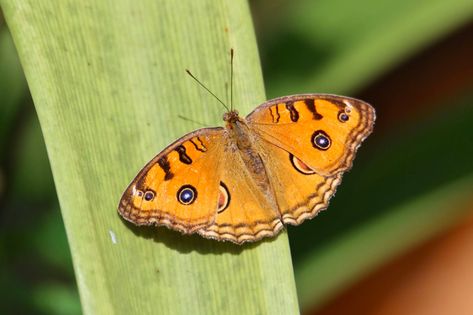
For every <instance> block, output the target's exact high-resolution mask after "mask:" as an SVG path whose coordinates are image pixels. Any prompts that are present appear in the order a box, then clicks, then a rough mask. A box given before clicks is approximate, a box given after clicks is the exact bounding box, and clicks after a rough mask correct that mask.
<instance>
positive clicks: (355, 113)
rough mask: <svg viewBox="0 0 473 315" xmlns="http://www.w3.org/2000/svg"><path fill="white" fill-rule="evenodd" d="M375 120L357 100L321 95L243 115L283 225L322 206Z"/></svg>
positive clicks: (280, 100) (274, 102)
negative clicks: (256, 138) (256, 137)
mask: <svg viewBox="0 0 473 315" xmlns="http://www.w3.org/2000/svg"><path fill="white" fill-rule="evenodd" d="M374 120H375V112H374V109H373V108H372V107H371V106H370V105H368V104H366V103H364V102H362V101H358V100H355V99H351V98H345V97H341V96H334V95H320V94H307V95H296V96H289V97H282V98H278V99H274V100H270V101H268V102H267V103H264V104H263V105H261V106H259V107H257V108H256V109H255V111H253V112H252V113H251V114H250V115H248V117H247V121H248V124H249V125H250V126H251V128H252V129H253V130H254V131H255V133H257V134H258V135H259V137H260V148H261V149H260V151H261V153H260V154H261V156H262V158H263V160H264V163H265V167H266V171H267V173H268V178H269V181H270V183H271V185H272V187H273V190H274V193H275V196H276V199H277V202H278V205H279V211H280V213H281V217H282V221H283V222H284V223H285V224H293V225H298V224H300V223H302V222H303V221H304V220H305V219H310V218H312V217H314V216H315V215H316V214H317V213H318V212H319V211H320V210H323V209H325V208H327V206H328V202H329V200H330V198H331V197H332V196H333V194H334V193H335V191H336V188H337V186H338V185H339V184H340V182H341V178H342V174H343V172H344V171H346V170H348V169H349V168H350V167H351V165H352V161H353V158H354V156H355V153H356V149H357V148H358V147H359V145H360V144H361V142H362V141H363V140H364V139H365V138H366V137H367V136H368V135H369V134H370V133H371V131H372V129H373V124H374Z"/></svg>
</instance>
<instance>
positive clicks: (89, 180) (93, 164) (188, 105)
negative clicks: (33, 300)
mask: <svg viewBox="0 0 473 315" xmlns="http://www.w3.org/2000/svg"><path fill="white" fill-rule="evenodd" d="M0 3H1V4H2V7H3V10H4V14H5V18H6V21H7V23H8V25H9V27H10V29H11V32H12V35H13V38H14V41H15V45H16V47H17V50H18V52H19V55H20V59H21V62H22V65H23V68H24V71H25V74H26V77H27V80H28V83H29V86H30V90H31V93H32V96H33V100H34V102H35V106H36V109H37V112H38V115H39V118H40V123H41V127H42V131H43V134H44V138H45V142H46V146H47V150H48V155H49V158H50V162H51V167H52V170H53V174H54V179H55V184H56V189H57V192H58V197H59V201H60V204H61V210H62V214H63V218H64V222H65V226H66V232H67V235H68V240H69V244H70V247H71V252H72V256H73V261H74V268H75V273H76V278H77V282H78V286H79V291H80V296H81V303H82V307H83V311H84V312H85V313H86V314H92V313H93V314H133V313H137V314H156V313H159V314H294V313H298V305H297V299H296V294H295V286H294V279H293V274H292V264H291V258H290V252H289V247H288V242H287V236H286V235H285V234H282V235H281V236H280V237H278V238H276V239H274V240H272V241H267V242H261V243H258V244H256V245H250V246H242V247H239V246H235V245H232V244H224V243H218V242H215V241H209V240H203V239H201V238H199V237H188V236H181V235H180V234H179V233H176V232H170V231H167V230H165V229H163V228H161V229H143V228H136V227H134V226H132V225H130V224H125V223H124V222H123V221H122V220H121V219H120V217H119V216H118V214H117V212H116V206H117V204H118V200H119V198H120V196H121V193H122V191H123V189H124V188H125V187H126V185H127V184H128V182H129V181H130V180H131V179H132V178H133V176H134V175H135V174H136V172H137V171H138V170H139V169H140V167H142V166H143V165H144V163H145V162H147V160H149V159H151V158H152V157H153V156H154V155H155V154H156V153H157V152H159V150H161V149H162V148H164V146H165V145H166V144H168V143H169V142H170V141H172V140H174V139H175V138H177V137H179V136H181V135H183V133H184V132H187V131H190V130H192V129H194V128H195V126H192V125H190V124H189V123H187V122H184V121H182V120H179V119H177V115H179V114H182V115H186V116H188V117H191V118H193V119H196V120H200V121H204V122H206V123H209V124H211V125H213V124H215V123H218V122H219V121H220V117H221V114H222V113H223V111H222V108H220V107H219V106H218V104H217V103H216V102H215V100H213V99H212V98H211V97H210V96H209V95H208V94H206V93H205V92H203V91H202V90H201V89H199V87H198V86H197V85H196V84H195V83H194V82H193V81H192V80H191V79H190V78H189V77H187V76H186V75H185V72H184V69H185V68H190V69H191V70H192V71H193V72H194V73H195V74H196V75H198V77H199V78H200V79H201V80H202V81H204V82H205V83H206V84H207V85H208V86H209V87H210V88H211V89H212V90H214V91H215V92H216V93H217V94H218V95H221V96H222V97H224V95H225V84H224V82H225V81H228V76H229V67H228V60H229V56H228V51H229V49H230V47H233V48H234V49H235V51H236V60H235V96H236V97H235V99H236V104H237V108H239V109H240V111H241V112H242V113H243V114H245V113H247V112H249V110H250V109H251V108H253V107H254V106H255V105H257V104H259V103H261V102H262V101H264V100H265V96H264V91H263V82H262V78H261V73H260V66H259V60H258V55H257V49H256V44H255V39H254V34H253V29H252V24H251V19H250V14H249V11H248V7H247V4H246V2H245V1H230V0H228V1H210V0H207V1H205V0H201V1H190V0H188V1H164V0H162V1H151V0H147V1H139V2H136V1H127V0H117V1H113V2H101V1H91V0H90V1H81V2H77V1H62V2H61V3H60V4H58V3H57V2H54V1H47V0H42V1H33V0H30V1H22V2H17V1H11V0H2V1H1V2H0ZM112 236H113V237H112Z"/></svg>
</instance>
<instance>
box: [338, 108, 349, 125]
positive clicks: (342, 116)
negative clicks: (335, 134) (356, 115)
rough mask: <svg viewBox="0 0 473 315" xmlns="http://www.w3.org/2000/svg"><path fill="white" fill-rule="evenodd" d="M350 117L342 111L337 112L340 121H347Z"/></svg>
mask: <svg viewBox="0 0 473 315" xmlns="http://www.w3.org/2000/svg"><path fill="white" fill-rule="evenodd" d="M349 119H350V116H348V114H347V113H346V112H345V111H343V112H340V113H339V114H338V120H340V121H341V122H342V123H344V122H347V121H348V120H349Z"/></svg>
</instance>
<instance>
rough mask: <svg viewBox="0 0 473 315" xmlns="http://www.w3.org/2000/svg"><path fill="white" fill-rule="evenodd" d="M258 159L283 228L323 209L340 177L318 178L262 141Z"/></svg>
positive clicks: (302, 165) (283, 153)
mask: <svg viewBox="0 0 473 315" xmlns="http://www.w3.org/2000/svg"><path fill="white" fill-rule="evenodd" d="M261 157H262V158H263V160H264V161H265V166H266V171H267V173H268V178H269V181H270V183H271V186H272V187H273V191H274V194H275V196H276V199H277V203H278V206H279V212H280V215H281V219H282V221H283V223H284V224H292V225H298V224H300V223H302V222H303V221H304V220H306V219H310V218H313V217H314V216H315V215H317V214H318V213H319V212H320V211H321V210H324V209H325V208H327V206H328V202H329V200H330V198H331V197H332V196H333V194H334V193H335V190H336V188H337V186H338V184H339V183H340V181H341V174H336V175H332V176H324V175H321V174H318V173H317V172H315V171H314V170H313V169H311V168H310V167H309V166H308V165H307V164H306V163H305V162H304V161H302V160H301V159H299V158H298V157H297V156H295V155H293V154H291V153H289V152H287V151H285V150H283V149H281V148H280V147H277V146H276V145H274V144H272V143H270V142H266V141H265V140H262V143H261Z"/></svg>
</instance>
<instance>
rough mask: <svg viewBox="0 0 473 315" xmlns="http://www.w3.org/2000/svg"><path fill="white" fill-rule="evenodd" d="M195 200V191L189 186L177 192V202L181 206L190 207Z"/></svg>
mask: <svg viewBox="0 0 473 315" xmlns="http://www.w3.org/2000/svg"><path fill="white" fill-rule="evenodd" d="M196 199H197V190H195V188H194V187H193V186H191V185H184V186H182V187H181V188H180V189H179V191H178V192H177V200H178V201H179V202H180V203H182V204H183V205H190V204H191V203H193V202H194V201H195V200H196Z"/></svg>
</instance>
